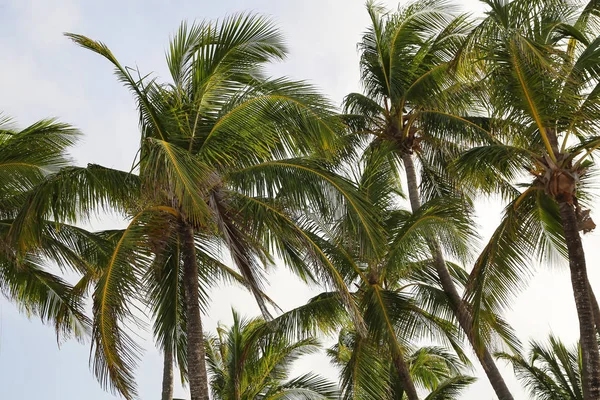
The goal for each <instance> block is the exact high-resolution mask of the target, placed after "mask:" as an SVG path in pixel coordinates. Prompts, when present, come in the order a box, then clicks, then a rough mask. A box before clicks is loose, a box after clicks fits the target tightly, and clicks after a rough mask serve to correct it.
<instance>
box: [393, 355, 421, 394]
mask: <svg viewBox="0 0 600 400" xmlns="http://www.w3.org/2000/svg"><path fill="white" fill-rule="evenodd" d="M394 366H395V367H396V371H397V372H398V376H399V377H400V380H401V381H402V388H403V389H404V391H405V392H406V397H408V400H419V395H418V394H417V389H416V388H415V384H414V383H413V381H412V377H411V376H410V369H409V368H408V364H406V361H405V360H404V358H403V357H402V354H399V353H398V352H396V354H394Z"/></svg>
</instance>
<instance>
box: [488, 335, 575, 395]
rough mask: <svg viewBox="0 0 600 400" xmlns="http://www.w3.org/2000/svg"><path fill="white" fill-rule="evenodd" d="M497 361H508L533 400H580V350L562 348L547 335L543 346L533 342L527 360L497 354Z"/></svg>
mask: <svg viewBox="0 0 600 400" xmlns="http://www.w3.org/2000/svg"><path fill="white" fill-rule="evenodd" d="M496 358H498V359H500V360H505V361H509V362H510V363H511V364H512V366H513V368H514V370H515V373H516V375H517V379H519V381H521V382H522V384H523V385H524V386H525V387H526V388H527V390H528V391H529V393H530V396H531V398H532V399H540V400H583V398H584V397H583V390H582V375H581V371H582V365H581V361H582V359H581V347H580V346H573V347H567V346H565V345H564V344H563V343H562V342H561V341H560V339H558V338H557V337H554V336H550V337H549V338H548V340H547V341H546V343H541V342H537V341H532V342H531V344H530V349H529V353H528V355H527V357H523V356H521V355H514V354H507V353H497V354H496Z"/></svg>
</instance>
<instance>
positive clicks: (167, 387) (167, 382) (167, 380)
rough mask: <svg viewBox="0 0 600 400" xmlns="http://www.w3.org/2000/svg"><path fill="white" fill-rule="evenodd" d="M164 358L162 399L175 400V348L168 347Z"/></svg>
mask: <svg viewBox="0 0 600 400" xmlns="http://www.w3.org/2000/svg"><path fill="white" fill-rule="evenodd" d="M164 357H165V359H164V364H163V381H162V397H161V399H162V400H173V346H171V345H167V346H166V348H165V352H164Z"/></svg>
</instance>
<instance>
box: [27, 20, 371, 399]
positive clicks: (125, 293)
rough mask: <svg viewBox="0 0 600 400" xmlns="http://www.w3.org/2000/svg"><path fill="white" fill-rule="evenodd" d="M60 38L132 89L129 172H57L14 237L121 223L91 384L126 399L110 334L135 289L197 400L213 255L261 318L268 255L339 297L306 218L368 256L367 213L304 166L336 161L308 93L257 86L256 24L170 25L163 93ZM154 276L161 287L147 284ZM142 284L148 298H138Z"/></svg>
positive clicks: (98, 288)
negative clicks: (224, 255)
mask: <svg viewBox="0 0 600 400" xmlns="http://www.w3.org/2000/svg"><path fill="white" fill-rule="evenodd" d="M68 36H69V37H70V38H71V39H73V40H74V41H75V42H76V43H78V44H79V45H81V46H83V47H85V48H87V49H90V50H92V51H93V52H95V53H98V54H100V55H102V56H103V57H104V58H106V59H107V60H109V61H110V63H111V64H112V65H113V66H114V67H115V71H116V74H117V77H118V78H119V80H121V81H122V82H123V83H125V85H126V86H127V87H129V88H130V89H131V90H132V92H133V94H134V96H135V99H136V101H137V106H138V109H139V112H140V128H141V140H140V149H139V160H138V162H137V163H136V164H135V167H136V168H135V169H136V170H137V171H139V172H138V173H134V172H133V171H132V172H125V171H118V170H113V169H109V168H103V167H100V166H95V165H91V166H88V167H87V168H75V167H71V168H68V169H64V170H63V171H61V172H60V173H58V174H56V175H54V176H52V177H51V178H50V179H48V180H47V182H46V184H45V185H44V187H41V188H40V189H39V190H37V191H36V192H35V193H34V194H33V195H32V196H30V197H29V198H28V200H27V202H26V203H25V207H24V209H23V211H22V212H21V214H20V215H19V218H18V225H19V228H20V230H22V231H24V232H27V234H28V235H30V236H33V237H35V236H36V229H37V227H36V225H35V223H34V222H35V220H36V219H37V218H39V216H40V215H52V216H53V217H54V218H55V219H56V220H78V219H80V218H81V217H82V216H85V215H88V214H89V212H90V211H91V210H98V209H104V208H111V209H114V210H117V211H120V212H121V213H122V214H123V215H124V216H125V217H127V218H128V220H129V224H128V226H127V228H126V229H124V230H122V231H120V232H115V234H114V236H113V239H114V247H113V250H112V252H111V255H110V258H109V261H108V262H107V263H106V265H104V268H102V273H101V274H100V275H99V276H98V277H97V279H95V285H94V290H93V306H94V309H93V311H94V320H93V338H94V342H93V345H94V347H95V350H94V370H95V373H96V375H97V377H98V378H99V380H100V381H101V383H102V384H103V385H105V386H110V387H111V388H113V389H116V390H117V391H118V392H120V393H121V394H122V395H124V396H125V397H126V398H132V397H134V396H135V394H136V388H135V380H134V376H133V372H132V369H133V367H134V366H135V364H136V356H135V355H136V350H137V346H136V344H135V342H134V340H133V339H132V338H131V336H130V335H129V334H128V332H127V329H126V328H125V327H124V326H123V322H124V321H131V319H132V317H134V313H133V311H134V310H133V308H134V307H133V305H134V304H135V303H134V302H133V301H134V300H138V301H141V302H142V303H145V304H148V303H147V300H148V298H147V297H144V296H141V297H142V298H140V295H142V294H144V293H145V292H146V289H148V290H151V291H153V293H155V294H156V295H158V296H161V297H158V298H156V299H155V300H154V301H153V302H152V303H151V304H149V305H150V306H151V307H152V309H153V310H154V311H155V315H154V319H155V321H156V323H157V324H156V325H155V332H156V334H157V339H158V340H159V343H160V344H161V345H162V346H163V349H164V350H165V353H166V354H167V355H168V354H169V352H170V351H171V350H172V353H173V354H175V355H176V356H177V357H178V360H177V361H178V362H179V363H180V365H182V363H185V370H186V372H187V378H188V380H189V386H190V393H191V398H192V399H193V400H198V399H208V392H209V385H208V379H207V375H206V365H205V351H204V346H203V343H204V337H203V331H202V320H201V309H200V302H199V301H200V299H199V296H201V291H200V283H199V277H200V278H203V279H211V278H212V277H211V274H210V273H207V272H206V271H210V270H211V268H213V267H214V266H215V265H219V266H222V265H223V262H222V261H220V259H219V257H218V253H219V251H222V250H223V249H224V250H226V251H227V252H228V254H229V256H230V258H231V259H232V261H233V263H234V264H235V266H236V267H237V268H238V270H239V275H241V276H242V277H243V280H244V282H245V284H246V285H247V286H248V287H249V288H250V289H251V290H252V292H253V293H254V294H255V297H256V299H257V301H258V303H259V305H260V307H261V310H262V311H263V314H265V315H267V316H268V314H269V310H268V308H267V305H266V304H265V301H264V296H262V294H261V293H262V291H261V287H262V284H263V281H264V280H263V276H262V272H261V271H262V267H261V266H262V265H269V264H270V263H271V262H272V261H273V254H274V253H275V254H277V255H279V256H280V257H282V258H283V259H284V260H285V261H286V262H287V264H288V265H289V266H290V267H291V268H292V269H293V270H294V271H296V272H297V273H298V274H299V275H300V276H301V277H303V278H304V279H306V280H313V281H317V276H318V279H319V280H322V279H327V280H329V281H330V282H331V283H332V284H333V285H335V287H336V288H338V290H339V291H340V292H344V291H346V292H347V291H348V289H347V288H345V285H344V284H345V282H344V281H343V279H342V278H341V277H340V276H339V274H338V273H337V271H336V269H335V267H334V265H333V263H332V262H331V261H329V260H327V259H326V258H325V257H324V255H323V253H322V252H321V251H319V249H318V247H317V244H316V242H315V240H313V238H312V237H311V236H310V235H309V234H308V233H307V230H308V229H309V228H310V227H309V226H306V224H305V222H304V221H303V220H302V218H301V216H302V215H303V213H304V212H305V211H306V209H307V208H310V210H311V212H315V213H319V214H320V215H321V216H322V218H323V221H327V218H328V217H327V216H328V215H330V214H333V211H334V210H337V209H338V208H339V207H347V208H348V212H349V213H353V214H354V215H355V216H356V219H355V220H356V221H358V222H357V223H358V224H360V225H361V226H363V229H362V231H365V232H368V234H367V235H365V236H366V239H365V247H369V246H370V247H375V244H376V243H377V240H378V237H379V236H380V235H379V233H378V228H377V224H376V221H375V219H373V218H372V217H370V216H369V215H370V214H369V210H368V204H367V203H366V201H364V200H363V199H362V198H361V197H360V196H359V195H358V194H356V193H355V191H354V190H353V189H354V188H353V185H352V184H351V182H349V181H348V180H346V179H343V178H341V177H339V176H336V175H335V174H333V173H330V172H328V170H327V169H325V168H324V166H323V163H324V161H323V162H321V161H318V160H317V158H316V157H315V156H314V155H315V154H317V155H320V156H323V157H325V156H327V154H329V153H330V152H333V151H335V150H336V147H337V144H336V143H337V129H338V128H339V123H338V121H337V118H335V117H334V116H333V113H332V109H331V107H330V105H329V104H328V103H327V101H325V100H324V99H323V97H322V96H321V95H319V94H318V93H317V92H316V91H315V90H314V89H312V88H311V87H310V86H308V85H306V84H304V83H301V82H292V81H289V80H285V79H275V80H273V79H266V78H265V77H264V74H263V67H264V65H265V64H266V63H267V62H268V61H270V60H274V59H280V58H282V57H283V56H284V54H285V46H284V45H283V43H282V38H281V35H280V34H279V31H278V30H277V29H276V28H275V27H274V26H273V24H272V23H271V22H270V21H269V20H268V19H265V18H263V17H260V16H257V15H245V14H241V15H235V16H232V17H229V18H226V19H224V20H222V21H217V22H210V21H206V22H202V23H199V24H194V25H192V26H188V25H187V24H183V25H182V26H181V28H180V29H179V31H178V32H177V34H176V35H175V36H174V37H173V39H172V41H171V46H170V49H169V51H168V53H167V62H168V66H169V70H170V72H171V78H172V81H171V82H168V83H164V84H159V83H158V81H157V80H156V79H154V78H150V77H148V76H144V77H142V76H141V75H140V74H138V76H135V75H134V74H135V72H132V70H131V69H129V68H126V67H124V66H122V65H121V64H120V63H119V62H118V61H117V59H116V58H115V57H114V55H113V54H112V53H111V51H110V50H109V49H108V48H107V47H106V46H105V45H104V44H102V43H100V42H96V41H93V40H91V39H88V38H86V37H84V36H80V35H75V34H69V35H68ZM309 154H310V155H313V157H311V158H306V157H305V156H307V155H309ZM350 210H353V211H350ZM369 243H371V244H369ZM167 269H171V271H172V272H171V273H167ZM153 271H158V272H159V273H157V274H154V275H153ZM317 273H318V275H316V274H317ZM165 275H169V276H170V277H171V279H170V282H171V283H172V285H171V286H169V285H167V284H166V282H165V281H163V280H161V279H158V280H157V279H156V277H160V276H165ZM149 279H150V281H153V282H154V285H150V286H145V285H146V283H148V280H149ZM163 283H165V284H164V285H163ZM167 296H168V297H167ZM347 298H349V296H347ZM348 305H349V306H350V304H348ZM174 308H175V311H174V310H173V309H174ZM181 316H184V317H181ZM134 320H135V319H134ZM183 332H185V334H183ZM183 338H184V339H185V340H181V339H183ZM183 358H185V361H184V360H183Z"/></svg>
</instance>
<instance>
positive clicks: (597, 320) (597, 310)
mask: <svg viewBox="0 0 600 400" xmlns="http://www.w3.org/2000/svg"><path fill="white" fill-rule="evenodd" d="M588 286H589V288H590V301H591V302H592V311H593V312H594V324H595V325H596V332H597V333H598V334H600V307H599V306H598V300H597V299H596V295H595V294H594V290H593V289H592V286H591V285H590V283H589V282H588Z"/></svg>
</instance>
